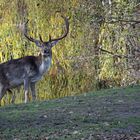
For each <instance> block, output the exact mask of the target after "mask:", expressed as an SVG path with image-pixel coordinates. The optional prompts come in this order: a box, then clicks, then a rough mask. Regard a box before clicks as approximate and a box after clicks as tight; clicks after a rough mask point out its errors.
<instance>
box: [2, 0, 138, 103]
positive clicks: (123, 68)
mask: <svg viewBox="0 0 140 140" xmlns="http://www.w3.org/2000/svg"><path fill="white" fill-rule="evenodd" d="M61 14H62V15H65V16H67V17H69V22H70V33H69V35H68V36H67V38H66V39H64V40H62V41H61V42H60V43H59V44H58V45H57V46H56V47H55V48H54V49H53V65H52V67H51V69H50V71H49V73H48V74H46V76H45V77H44V78H43V80H42V81H40V82H39V83H38V88H37V91H38V99H39V100H43V99H50V98H56V97H62V96H67V95H75V94H79V93H84V92H88V91H91V90H96V89H100V88H107V87H114V86H126V85H130V84H135V83H137V84H138V83H139V82H140V38H139V36H140V25H139V24H140V16H139V15H140V2H139V0H94V1H93V0H34V1H33V0H0V28H1V31H0V62H1V63H2V62H5V61H7V60H10V59H15V58H19V57H23V56H25V55H37V54H38V52H39V50H38V48H37V47H36V46H35V45H34V44H33V43H30V42H28V40H26V38H25V37H24V36H23V34H22V32H21V28H22V27H23V25H24V23H25V22H26V21H27V19H29V24H28V31H27V32H28V34H30V35H31V36H33V37H34V38H38V35H39V34H41V35H42V37H43V39H44V40H46V41H47V40H48V35H49V34H51V35H52V37H57V36H60V35H61V34H62V32H63V27H64V26H63V25H64V23H63V20H62V19H61V17H60V15H61ZM15 92H16V103H19V102H22V100H23V91H22V89H21V90H18V91H15ZM19 92H21V93H20V94H19ZM9 102H11V97H10V96H9V95H7V96H5V98H4V99H3V104H5V103H9Z"/></svg>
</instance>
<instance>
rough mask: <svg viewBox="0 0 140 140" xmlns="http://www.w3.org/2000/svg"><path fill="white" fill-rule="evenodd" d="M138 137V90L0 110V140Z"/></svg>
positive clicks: (105, 91)
mask: <svg viewBox="0 0 140 140" xmlns="http://www.w3.org/2000/svg"><path fill="white" fill-rule="evenodd" d="M139 134H140V86H136V87H133V88H131V87H129V88H123V89H113V90H112V89H109V90H102V91H98V92H96V93H89V94H86V95H80V96H75V97H66V98H62V99H56V100H50V101H44V102H35V103H29V104H19V105H10V106H5V107H1V108H0V140H3V139H4V140H10V139H17V140H18V139H21V140H22V139H23V140H24V139H36V140H38V139H46V140H47V139H52V140H55V139H58V140H63V139H66V140H74V139H75V140H80V139H81V140H85V139H91V140H92V139H93V140H94V139H99V140H100V139H105V138H106V139H108V140H109V139H113V138H115V139H121V138H124V139H125V138H126V139H129V138H130V137H133V138H134V137H138V136H139Z"/></svg>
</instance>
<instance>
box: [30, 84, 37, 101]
mask: <svg viewBox="0 0 140 140" xmlns="http://www.w3.org/2000/svg"><path fill="white" fill-rule="evenodd" d="M30 88H31V93H32V99H33V100H35V99H36V91H35V83H31V84H30Z"/></svg>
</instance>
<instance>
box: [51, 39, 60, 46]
mask: <svg viewBox="0 0 140 140" xmlns="http://www.w3.org/2000/svg"><path fill="white" fill-rule="evenodd" d="M58 42H59V41H58V40H56V41H52V42H51V46H52V47H53V46H55V45H56V44H57V43H58Z"/></svg>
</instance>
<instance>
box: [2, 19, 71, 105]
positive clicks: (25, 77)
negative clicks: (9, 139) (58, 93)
mask: <svg viewBox="0 0 140 140" xmlns="http://www.w3.org/2000/svg"><path fill="white" fill-rule="evenodd" d="M62 18H63V19H64V21H65V32H64V34H63V35H62V36H60V37H58V38H54V39H53V38H51V36H49V41H47V42H45V41H43V39H42V37H41V35H39V39H38V40H37V39H34V38H32V37H30V36H29V35H27V33H24V36H25V37H26V38H27V39H28V40H29V41H31V42H33V43H35V44H36V46H37V47H39V48H40V54H39V55H38V56H25V57H22V58H18V59H12V60H9V61H7V62H5V63H2V64H0V101H1V99H2V98H3V96H4V95H5V93H6V91H11V89H12V88H17V87H19V86H21V85H23V87H24V96H25V100H24V102H25V103H27V102H28V101H29V89H31V94H32V99H33V100H35V99H36V91H35V84H36V82H38V81H39V80H40V79H41V78H42V76H43V75H44V74H45V73H46V72H47V71H48V70H49V68H50V66H51V62H52V47H53V46H55V45H56V44H57V43H58V42H59V41H60V40H62V39H63V38H65V37H66V36H67V34H68V32H69V22H68V19H67V18H66V17H63V16H62Z"/></svg>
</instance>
